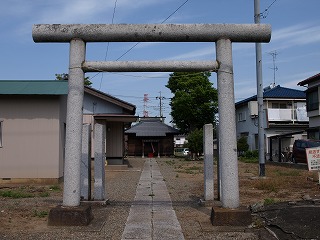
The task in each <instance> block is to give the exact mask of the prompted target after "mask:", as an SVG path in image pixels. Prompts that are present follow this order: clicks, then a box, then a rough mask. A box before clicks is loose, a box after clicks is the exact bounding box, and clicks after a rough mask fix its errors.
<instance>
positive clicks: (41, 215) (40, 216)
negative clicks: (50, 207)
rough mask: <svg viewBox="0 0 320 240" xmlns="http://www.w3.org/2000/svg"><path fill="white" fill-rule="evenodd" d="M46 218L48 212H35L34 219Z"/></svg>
mask: <svg viewBox="0 0 320 240" xmlns="http://www.w3.org/2000/svg"><path fill="white" fill-rule="evenodd" d="M46 216H48V211H37V210H33V217H39V218H44V217H46Z"/></svg>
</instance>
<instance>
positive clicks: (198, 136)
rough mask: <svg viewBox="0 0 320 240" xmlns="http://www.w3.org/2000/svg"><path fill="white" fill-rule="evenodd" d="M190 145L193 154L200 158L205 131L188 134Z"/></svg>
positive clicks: (194, 131)
mask: <svg viewBox="0 0 320 240" xmlns="http://www.w3.org/2000/svg"><path fill="white" fill-rule="evenodd" d="M187 140H188V143H187V144H186V145H187V147H188V148H189V150H190V151H191V152H192V153H195V154H196V156H199V155H200V153H202V152H203V130H202V129H195V130H193V131H192V132H190V133H189V134H188V137H187Z"/></svg>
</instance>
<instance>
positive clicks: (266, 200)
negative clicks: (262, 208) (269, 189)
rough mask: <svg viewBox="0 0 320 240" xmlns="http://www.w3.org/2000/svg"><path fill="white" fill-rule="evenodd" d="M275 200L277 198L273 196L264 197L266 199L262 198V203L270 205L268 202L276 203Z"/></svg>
mask: <svg viewBox="0 0 320 240" xmlns="http://www.w3.org/2000/svg"><path fill="white" fill-rule="evenodd" d="M276 202H277V200H275V199H274V198H266V199H264V202H263V203H264V205H270V204H274V203H276Z"/></svg>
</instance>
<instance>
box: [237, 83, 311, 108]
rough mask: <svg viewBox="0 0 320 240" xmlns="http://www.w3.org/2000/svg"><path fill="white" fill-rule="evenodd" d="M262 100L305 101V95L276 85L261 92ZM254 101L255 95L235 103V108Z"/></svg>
mask: <svg viewBox="0 0 320 240" xmlns="http://www.w3.org/2000/svg"><path fill="white" fill-rule="evenodd" d="M263 98H264V99H265V98H283V99H306V93H305V92H304V91H301V90H297V89H292V88H285V87H281V86H280V85H278V86H276V87H273V88H266V89H265V90H264V92H263ZM254 100H257V95H254V96H251V97H249V98H246V99H244V100H242V101H239V102H236V106H237V105H240V104H242V103H246V102H249V101H254Z"/></svg>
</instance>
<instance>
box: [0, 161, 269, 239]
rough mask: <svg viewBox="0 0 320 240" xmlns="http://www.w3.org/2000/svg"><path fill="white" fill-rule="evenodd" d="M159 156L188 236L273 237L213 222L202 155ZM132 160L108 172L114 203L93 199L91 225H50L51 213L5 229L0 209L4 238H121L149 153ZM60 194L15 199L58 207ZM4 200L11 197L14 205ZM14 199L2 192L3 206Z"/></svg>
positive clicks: (0, 205)
mask: <svg viewBox="0 0 320 240" xmlns="http://www.w3.org/2000/svg"><path fill="white" fill-rule="evenodd" d="M156 160H157V162H158V165H159V167H160V171H161V174H162V175H163V177H164V181H165V182H166V185H167V189H168V191H169V194H170V196H171V199H172V203H173V207H174V210H175V211H176V215H177V217H178V220H179V222H180V225H181V227H182V230H183V234H184V236H185V239H272V238H270V236H267V237H264V235H265V232H264V231H263V229H262V230H261V229H259V230H253V229H248V228H239V227H238V228H236V227H227V228H226V227H213V226H212V225H211V223H210V213H211V207H204V206H199V204H198V202H199V199H200V198H202V197H203V170H202V168H203V161H199V162H198V161H182V160H181V159H172V158H160V159H156ZM128 162H129V168H128V170H123V171H120V170H118V171H107V172H106V186H107V196H108V198H109V203H110V204H109V205H106V206H101V205H98V204H97V205H93V215H94V220H93V221H92V222H91V223H90V225H89V226H87V227H52V226H47V224H46V221H47V219H44V220H42V222H39V220H38V222H35V223H33V222H32V219H34V218H31V219H30V218H29V219H30V222H29V224H30V227H26V226H25V227H24V226H16V229H12V228H11V229H10V228H9V229H7V228H5V227H4V226H5V225H2V223H1V221H3V220H4V219H3V218H1V214H0V239H46V240H48V239H91V240H92V239H121V235H122V233H123V230H124V227H125V223H126V220H127V217H128V215H129V210H130V207H131V203H132V201H133V200H134V196H135V192H136V187H137V184H138V182H139V178H140V174H141V170H142V168H143V164H144V162H145V159H141V158H129V159H128ZM61 194H62V193H61ZM61 194H60V196H56V197H47V198H42V199H40V198H39V199H35V198H27V199H19V200H16V201H19V204H18V205H19V207H20V208H21V209H23V208H22V206H25V207H31V206H33V205H34V204H40V205H41V204H43V205H46V206H49V205H50V206H51V207H54V206H57V205H58V204H61V201H62V196H61ZM6 201H10V204H11V205H10V204H9V203H8V202H6ZM12 204H13V205H14V203H13V200H12V199H10V200H5V199H1V198H0V209H6V211H7V210H8V211H9V210H10V208H13V205H12ZM7 205H8V206H9V205H10V207H8V206H7ZM6 206H7V207H6ZM26 224H27V223H26ZM32 224H33V225H38V227H37V226H32ZM31 226H32V227H31ZM6 229H7V230H6Z"/></svg>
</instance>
